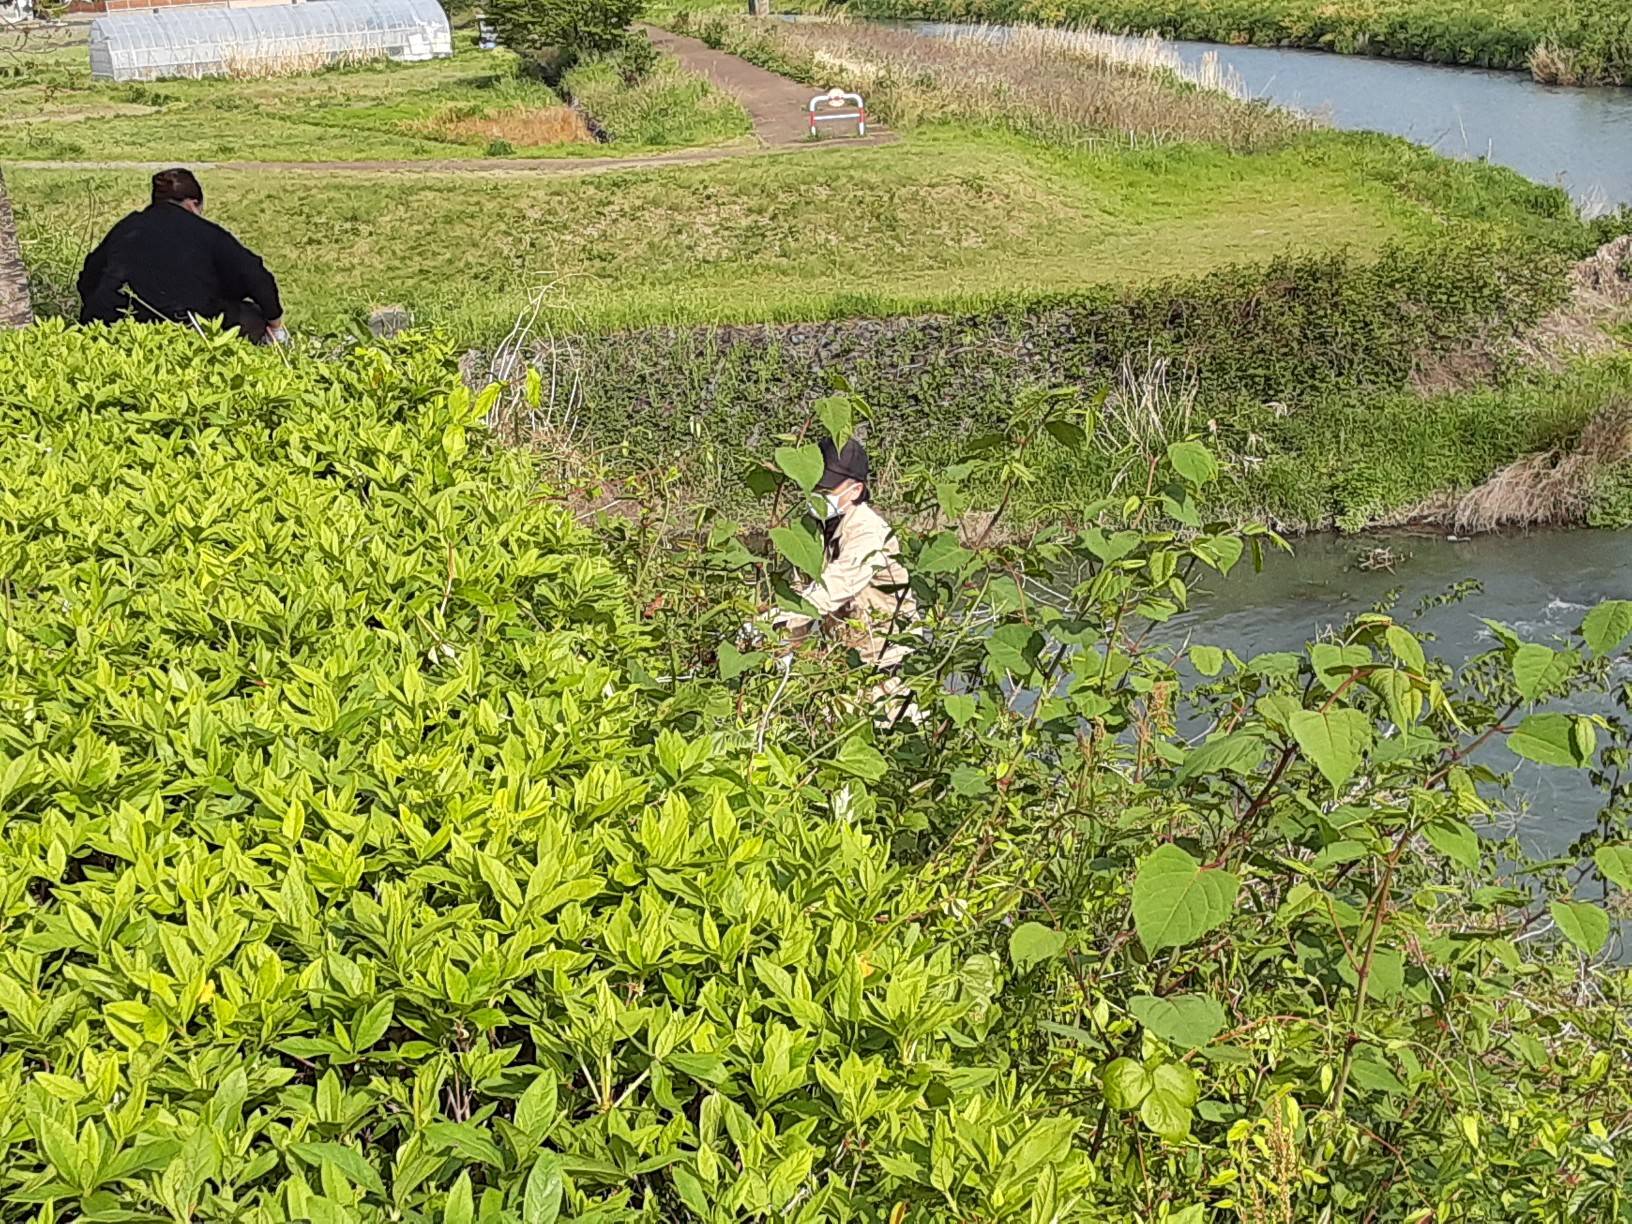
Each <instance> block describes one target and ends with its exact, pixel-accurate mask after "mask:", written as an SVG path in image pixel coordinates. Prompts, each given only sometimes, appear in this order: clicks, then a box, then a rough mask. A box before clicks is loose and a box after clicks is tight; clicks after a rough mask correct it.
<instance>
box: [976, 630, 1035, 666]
mask: <svg viewBox="0 0 1632 1224" xmlns="http://www.w3.org/2000/svg"><path fill="white" fill-rule="evenodd" d="M1042 646H1043V637H1042V634H1040V633H1038V632H1037V631H1036V630H1035V629H1033V628H1031V627H1030V626H1029V625H1019V624H1009V625H1001V626H999V627H998V628H997V629H995V630H994V631H993V632H992V634H991V636H990V637H988V638H987V639H986V657H987V658H988V659H989V660H991V664H992V666H993V667H995V668H997V669H998V670H999V671H1002V672H1007V673H1008V674H1009V675H1011V676H1021V677H1023V676H1029V675H1031V673H1032V672H1034V671H1035V670H1037V656H1038V652H1039V651H1040V650H1041V649H1042Z"/></svg>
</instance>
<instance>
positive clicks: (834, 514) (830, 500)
mask: <svg viewBox="0 0 1632 1224" xmlns="http://www.w3.org/2000/svg"><path fill="white" fill-rule="evenodd" d="M806 508H807V509H808V510H809V511H810V516H811V517H812V518H816V519H820V520H821V521H822V522H824V523H826V522H831V521H832V520H833V519H836V518H838V517H839V515H841V514H843V513H844V506H843V505H842V504H841V503H840V502H839V499H838V498H837V497H835V496H833V494H831V493H823V494H822V501H821V504H820V505H817V503H816V502H815V501H814V500H812V501H809V502H807V503H806Z"/></svg>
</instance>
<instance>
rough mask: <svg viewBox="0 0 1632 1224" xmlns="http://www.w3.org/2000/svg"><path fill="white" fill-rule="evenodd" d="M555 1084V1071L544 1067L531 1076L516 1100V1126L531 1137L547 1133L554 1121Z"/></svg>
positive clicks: (535, 1137)
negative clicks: (525, 1087)
mask: <svg viewBox="0 0 1632 1224" xmlns="http://www.w3.org/2000/svg"><path fill="white" fill-rule="evenodd" d="M556 1093H557V1085H556V1078H555V1072H554V1071H551V1070H549V1069H548V1068H546V1069H545V1070H543V1071H540V1072H539V1073H538V1074H537V1075H535V1076H534V1077H533V1082H532V1083H530V1084H528V1085H527V1090H526V1091H525V1092H523V1093H522V1094H521V1098H520V1099H519V1100H518V1101H517V1102H516V1126H517V1128H518V1129H520V1130H521V1131H522V1132H523V1133H524V1134H526V1135H528V1136H530V1137H531V1138H533V1139H541V1138H543V1137H544V1136H545V1135H546V1134H548V1133H549V1130H550V1127H551V1125H552V1124H554V1122H555V1111H556Z"/></svg>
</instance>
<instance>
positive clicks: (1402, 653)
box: [1383, 625, 1428, 676]
mask: <svg viewBox="0 0 1632 1224" xmlns="http://www.w3.org/2000/svg"><path fill="white" fill-rule="evenodd" d="M1383 641H1384V642H1386V643H1387V644H1388V649H1389V652H1390V653H1391V654H1393V656H1394V657H1395V658H1396V659H1398V660H1399V661H1400V663H1401V664H1402V665H1403V666H1405V667H1406V668H1408V669H1409V670H1411V671H1413V672H1415V673H1416V674H1417V675H1419V676H1420V675H1422V674H1423V673H1424V672H1426V671H1427V670H1428V660H1427V658H1426V657H1425V656H1424V655H1423V653H1422V643H1421V642H1419V641H1417V638H1416V635H1415V634H1413V633H1412V632H1411V631H1410V630H1409V629H1407V628H1405V627H1404V626H1403V625H1390V626H1388V628H1387V629H1385V630H1384V631H1383Z"/></svg>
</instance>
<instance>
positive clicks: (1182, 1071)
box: [1139, 1063, 1196, 1143]
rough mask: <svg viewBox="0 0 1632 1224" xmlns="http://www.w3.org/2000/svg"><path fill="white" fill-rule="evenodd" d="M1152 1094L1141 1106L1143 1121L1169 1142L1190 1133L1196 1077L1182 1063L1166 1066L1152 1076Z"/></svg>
mask: <svg viewBox="0 0 1632 1224" xmlns="http://www.w3.org/2000/svg"><path fill="white" fill-rule="evenodd" d="M1150 1080H1151V1084H1150V1092H1149V1094H1148V1095H1147V1096H1146V1097H1145V1099H1144V1101H1143V1102H1141V1103H1140V1105H1139V1120H1140V1121H1141V1122H1143V1123H1144V1124H1145V1125H1146V1126H1148V1127H1149V1128H1150V1129H1151V1130H1152V1131H1153V1132H1154V1133H1155V1134H1157V1135H1160V1136H1161V1137H1162V1138H1163V1139H1166V1140H1167V1141H1168V1142H1169V1143H1178V1142H1180V1141H1182V1140H1183V1139H1185V1138H1186V1137H1187V1136H1188V1135H1189V1134H1190V1120H1191V1116H1192V1115H1191V1110H1192V1108H1193V1107H1194V1105H1195V1103H1196V1077H1195V1075H1194V1074H1192V1073H1191V1071H1190V1068H1188V1067H1186V1066H1184V1065H1183V1064H1182V1063H1163V1064H1162V1065H1161V1066H1159V1067H1157V1068H1156V1069H1155V1070H1154V1071H1152V1072H1151V1075H1150Z"/></svg>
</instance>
